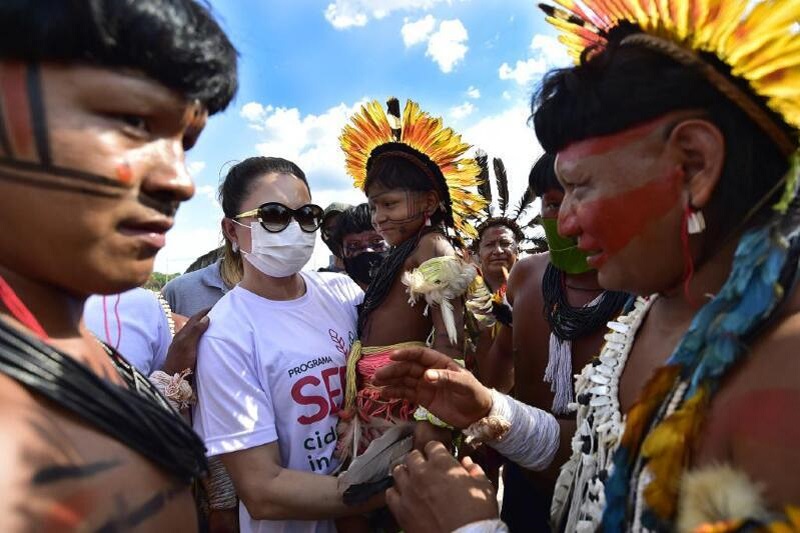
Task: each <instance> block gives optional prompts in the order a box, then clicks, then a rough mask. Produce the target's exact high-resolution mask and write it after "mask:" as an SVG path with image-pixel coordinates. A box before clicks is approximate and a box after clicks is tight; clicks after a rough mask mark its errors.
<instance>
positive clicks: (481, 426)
mask: <svg viewBox="0 0 800 533" xmlns="http://www.w3.org/2000/svg"><path fill="white" fill-rule="evenodd" d="M491 393H492V408H491V409H490V410H489V414H488V415H487V416H486V417H484V418H482V419H481V420H479V421H477V422H475V423H474V424H472V425H471V426H470V427H468V428H467V429H465V430H464V434H465V435H467V436H471V437H473V438H476V439H478V440H481V441H483V442H485V443H486V444H488V445H489V446H491V447H492V448H494V449H495V450H497V451H498V452H499V453H500V454H501V455H503V456H504V457H506V458H507V459H510V460H511V461H513V462H515V463H517V464H518V465H519V466H521V467H522V468H526V469H528V470H544V469H545V468H547V467H548V466H550V463H551V462H552V461H553V458H554V457H555V455H556V452H557V451H558V444H559V435H560V427H559V425H558V421H557V420H556V418H555V417H554V416H553V415H551V414H550V413H548V412H546V411H543V410H541V409H537V408H536V407H532V406H530V405H526V404H524V403H522V402H519V401H517V400H515V399H513V398H511V397H510V396H507V395H505V394H502V393H500V392H497V391H496V390H494V389H492V391H491Z"/></svg>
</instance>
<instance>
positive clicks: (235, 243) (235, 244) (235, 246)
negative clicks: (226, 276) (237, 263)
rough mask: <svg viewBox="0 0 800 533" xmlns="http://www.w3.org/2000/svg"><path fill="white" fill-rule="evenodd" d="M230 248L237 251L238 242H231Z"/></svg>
mask: <svg viewBox="0 0 800 533" xmlns="http://www.w3.org/2000/svg"><path fill="white" fill-rule="evenodd" d="M231 250H233V253H236V252H238V251H239V243H238V242H232V243H231Z"/></svg>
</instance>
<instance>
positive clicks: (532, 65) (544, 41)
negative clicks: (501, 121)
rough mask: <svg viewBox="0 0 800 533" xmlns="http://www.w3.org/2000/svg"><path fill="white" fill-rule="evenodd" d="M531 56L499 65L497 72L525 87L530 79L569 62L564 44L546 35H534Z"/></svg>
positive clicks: (503, 78) (502, 78)
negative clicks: (513, 62)
mask: <svg viewBox="0 0 800 533" xmlns="http://www.w3.org/2000/svg"><path fill="white" fill-rule="evenodd" d="M530 51H531V57H529V58H527V59H525V60H517V62H516V64H515V65H514V66H513V67H512V66H510V65H509V64H508V63H503V64H502V65H500V69H499V71H498V74H499V75H500V79H501V80H513V81H515V82H516V83H517V84H518V85H521V86H525V87H527V86H528V85H529V84H530V83H531V81H533V80H534V79H536V78H539V77H541V76H542V75H543V74H544V73H546V72H547V71H549V70H550V69H552V68H555V67H562V66H566V65H567V64H569V56H568V55H567V52H566V50H565V49H564V45H562V44H561V43H559V42H558V40H557V39H555V38H553V37H549V36H547V35H534V36H533V40H532V41H531V45H530Z"/></svg>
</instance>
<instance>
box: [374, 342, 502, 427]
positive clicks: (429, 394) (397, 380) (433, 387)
mask: <svg viewBox="0 0 800 533" xmlns="http://www.w3.org/2000/svg"><path fill="white" fill-rule="evenodd" d="M390 357H391V359H392V360H393V361H395V362H394V363H392V364H389V365H386V366H385V367H383V368H381V369H380V370H378V371H377V373H376V374H375V380H374V383H375V385H377V386H379V387H383V390H382V391H381V395H382V396H383V397H384V398H387V399H393V398H399V399H404V400H408V401H409V402H411V403H415V404H419V405H423V406H425V407H426V408H427V409H428V410H429V411H430V412H431V413H433V414H434V415H436V416H437V417H439V418H440V419H442V420H444V421H445V422H447V423H448V424H450V425H452V426H454V427H457V428H460V429H463V428H466V427H468V426H469V425H470V424H472V423H473V422H477V421H478V420H480V419H481V418H483V417H484V416H486V415H487V414H489V410H490V409H491V408H492V395H491V392H490V390H489V389H487V388H486V387H484V386H483V385H481V383H480V382H479V381H478V380H477V379H476V378H475V376H473V375H472V372H470V371H468V370H466V369H465V368H464V367H462V366H461V365H459V364H458V363H456V362H455V361H453V360H452V359H451V358H450V357H448V356H446V355H444V354H442V353H439V352H437V351H435V350H431V349H429V348H406V349H402V350H397V351H395V352H393V353H392V354H391V356H390Z"/></svg>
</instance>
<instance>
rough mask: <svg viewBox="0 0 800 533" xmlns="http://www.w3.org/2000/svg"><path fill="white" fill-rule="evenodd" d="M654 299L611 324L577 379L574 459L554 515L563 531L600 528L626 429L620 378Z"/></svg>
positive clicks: (565, 469) (640, 301)
mask: <svg viewBox="0 0 800 533" xmlns="http://www.w3.org/2000/svg"><path fill="white" fill-rule="evenodd" d="M656 298H657V296H652V297H650V298H642V297H640V298H637V299H636V301H635V302H634V304H633V309H632V310H631V311H630V312H629V313H628V314H625V315H622V316H620V317H619V318H617V320H616V321H611V322H609V323H608V328H609V332H608V333H607V334H606V335H605V341H606V343H605V345H604V346H603V348H602V350H601V351H600V356H599V357H598V358H597V359H595V360H594V361H592V363H591V364H589V365H586V366H585V367H584V369H583V371H582V372H581V374H580V375H579V376H578V377H577V380H576V382H575V395H576V397H577V402H576V403H573V404H570V408H571V409H576V410H577V430H576V432H575V435H574V436H573V438H572V456H571V457H570V459H569V461H567V463H565V464H564V466H562V467H561V473H560V474H559V476H558V481H557V482H556V486H555V490H554V493H553V503H552V507H551V511H550V512H551V518H552V521H553V524H555V525H557V526H564V527H559V528H558V529H560V530H562V531H594V530H596V529H597V527H598V526H599V525H600V521H601V519H602V516H603V509H604V507H605V495H604V483H605V480H606V479H607V477H608V471H609V468H610V467H611V463H612V458H613V454H614V451H615V450H616V448H617V445H618V443H619V439H620V436H621V435H622V432H623V430H624V426H625V424H624V421H623V419H622V414H621V413H620V409H619V396H618V391H619V380H620V376H622V372H623V370H625V363H626V362H627V360H628V355H629V354H630V351H631V348H632V347H633V343H634V340H635V339H636V334H637V333H638V331H639V327H640V326H641V325H642V322H643V321H644V319H645V317H646V316H647V312H648V311H649V310H650V308H651V307H652V305H653V302H654V301H655V300H656ZM564 520H566V524H564Z"/></svg>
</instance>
